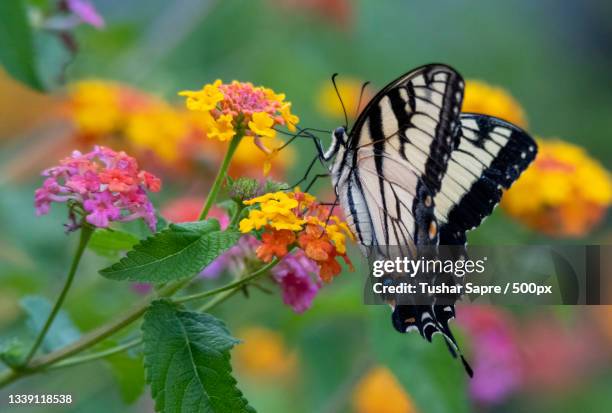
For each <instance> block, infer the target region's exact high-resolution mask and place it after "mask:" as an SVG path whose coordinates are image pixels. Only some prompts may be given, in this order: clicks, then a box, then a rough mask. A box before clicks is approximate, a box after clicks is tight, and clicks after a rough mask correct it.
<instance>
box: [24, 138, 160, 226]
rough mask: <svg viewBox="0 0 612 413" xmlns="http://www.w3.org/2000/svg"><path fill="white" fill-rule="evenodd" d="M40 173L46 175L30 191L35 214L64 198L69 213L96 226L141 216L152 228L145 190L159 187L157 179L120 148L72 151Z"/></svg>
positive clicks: (153, 212) (149, 204)
mask: <svg viewBox="0 0 612 413" xmlns="http://www.w3.org/2000/svg"><path fill="white" fill-rule="evenodd" d="M42 175H43V176H46V177H47V178H46V179H45V181H44V182H43V185H42V187H40V188H38V189H37V190H36V192H35V194H34V200H35V206H36V213H37V215H43V214H46V213H48V212H49V209H50V206H51V203H52V202H67V203H69V205H70V207H71V212H72V213H75V212H76V213H82V214H83V216H84V218H85V221H87V222H88V223H89V224H91V225H93V226H95V227H98V228H106V227H108V226H109V224H110V223H111V222H113V221H119V222H126V221H132V220H135V219H139V218H142V219H144V220H145V222H146V223H147V225H148V226H149V228H150V229H151V231H155V227H156V224H157V218H156V216H155V210H154V208H153V205H152V204H151V201H150V200H149V197H148V195H147V191H152V192H157V191H159V190H160V189H161V181H160V179H159V178H157V177H156V176H155V175H153V174H151V173H149V172H147V171H145V170H140V169H139V167H138V163H137V162H136V159H134V158H132V157H131V156H129V155H127V154H126V153H125V152H123V151H121V152H115V151H113V150H112V149H109V148H106V147H104V146H96V147H95V148H94V150H93V151H91V152H88V153H85V154H82V153H81V152H79V151H74V152H73V153H72V155H71V156H69V157H67V158H65V159H63V160H61V161H60V164H59V165H58V166H54V167H52V168H49V169H46V170H45V171H43V173H42Z"/></svg>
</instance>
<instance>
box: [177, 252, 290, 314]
mask: <svg viewBox="0 0 612 413" xmlns="http://www.w3.org/2000/svg"><path fill="white" fill-rule="evenodd" d="M276 264H278V260H277V259H276V258H275V259H273V260H272V261H270V262H269V263H268V264H266V265H264V266H263V267H261V268H260V269H258V270H257V271H255V272H253V273H252V274H250V275H248V276H246V277H244V278H241V279H239V280H237V281H234V282H233V283H229V284H227V285H224V286H223V287H219V288H216V289H214V290H208V291H202V292H200V293H196V294H191V295H184V296H182V297H177V298H175V299H173V300H172V301H174V302H175V303H185V302H188V301H193V300H200V299H202V298H206V297H212V296H213V295H218V294H220V293H222V292H226V291H231V290H238V289H239V288H240V287H242V286H243V285H245V284H248V283H249V282H251V281H253V280H254V279H255V278H258V277H260V276H261V275H263V274H265V273H266V272H267V271H268V270H270V269H272V268H273V267H274V266H275V265H276Z"/></svg>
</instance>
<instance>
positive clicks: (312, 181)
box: [304, 173, 329, 192]
mask: <svg viewBox="0 0 612 413" xmlns="http://www.w3.org/2000/svg"><path fill="white" fill-rule="evenodd" d="M327 177H329V174H328V173H327V174H316V175H315V176H314V178H312V180H311V181H310V183H309V184H308V186H307V187H306V189H305V190H304V191H305V192H308V191H309V190H310V188H312V186H313V185H314V184H315V182H317V180H318V179H321V178H327Z"/></svg>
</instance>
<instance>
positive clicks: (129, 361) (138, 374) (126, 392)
mask: <svg viewBox="0 0 612 413" xmlns="http://www.w3.org/2000/svg"><path fill="white" fill-rule="evenodd" d="M117 344H118V343H116V342H112V341H111V342H108V343H105V345H104V346H100V348H101V349H102V350H104V349H108V348H110V347H113V346H115V345H117ZM105 360H106V362H107V363H108V365H109V367H110V369H111V371H112V373H113V376H114V377H115V380H116V381H117V384H118V386H119V393H120V394H121V400H123V401H124V402H125V403H127V404H131V403H134V402H135V401H136V400H138V398H139V397H140V395H141V394H142V392H143V391H144V386H145V380H144V369H143V362H142V355H141V354H138V355H132V354H130V352H129V351H124V352H121V353H117V354H113V355H112V356H108V357H106V358H105Z"/></svg>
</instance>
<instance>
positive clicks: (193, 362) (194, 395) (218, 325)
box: [142, 300, 255, 413]
mask: <svg viewBox="0 0 612 413" xmlns="http://www.w3.org/2000/svg"><path fill="white" fill-rule="evenodd" d="M142 331H143V339H144V361H145V372H146V381H147V383H149V384H150V386H151V393H152V395H153V398H154V399H155V410H156V411H158V412H163V413H179V412H192V413H200V412H201V413H204V412H206V413H244V412H249V413H253V412H255V410H254V409H253V408H252V407H251V406H249V405H248V402H247V400H246V399H245V398H244V397H243V395H242V392H241V391H240V390H239V389H238V388H237V387H236V380H235V379H234V378H233V377H232V375H231V372H232V367H231V365H230V350H231V349H232V347H234V346H235V345H236V344H237V343H239V341H238V340H236V339H235V338H234V337H232V336H231V335H230V333H229V331H228V330H227V328H226V327H225V324H224V323H223V322H222V321H221V320H218V319H216V318H215V317H213V316H211V315H209V314H200V313H194V312H187V311H182V310H180V309H179V308H177V307H176V306H175V305H174V304H172V303H170V302H168V301H165V300H159V301H155V302H153V304H152V305H151V307H150V308H149V310H148V311H147V313H146V314H145V317H144V323H143V325H142Z"/></svg>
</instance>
